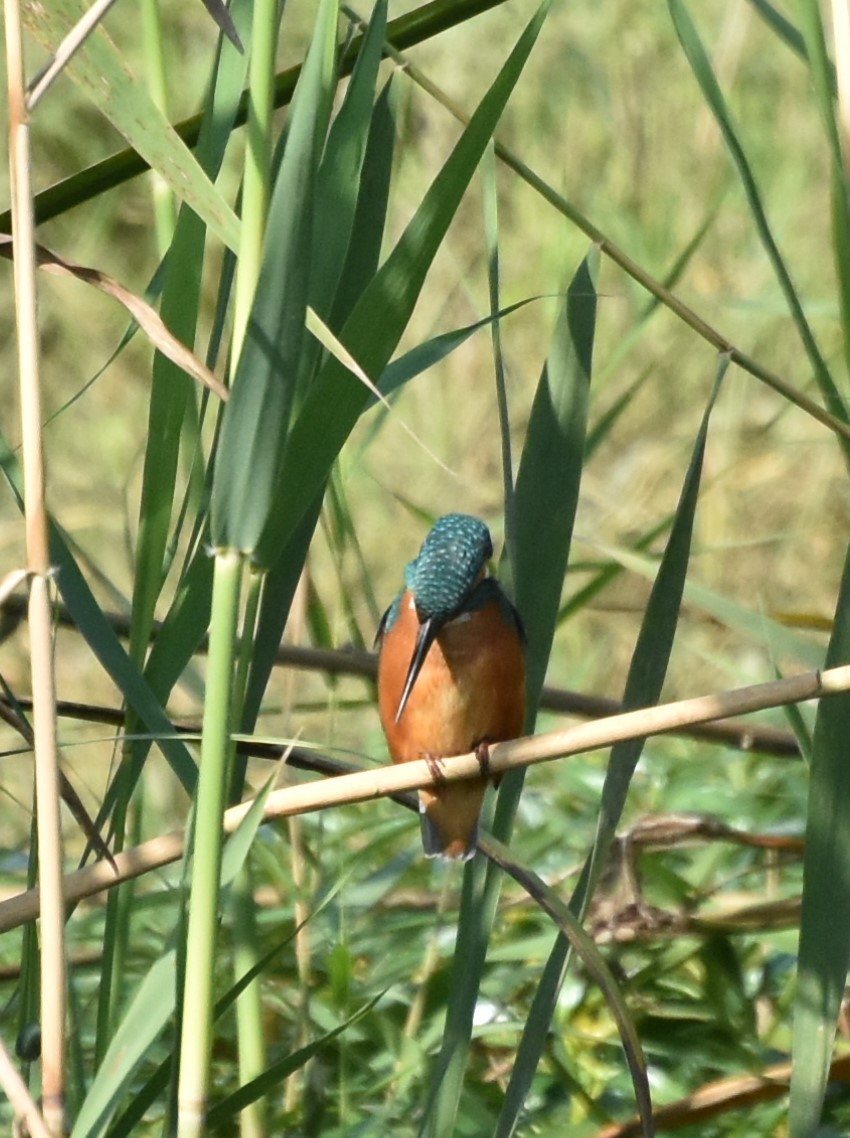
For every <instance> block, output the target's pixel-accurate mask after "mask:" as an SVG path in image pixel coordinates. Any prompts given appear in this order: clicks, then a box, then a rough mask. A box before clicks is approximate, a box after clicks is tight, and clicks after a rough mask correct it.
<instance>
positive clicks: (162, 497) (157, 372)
mask: <svg viewBox="0 0 850 1138" xmlns="http://www.w3.org/2000/svg"><path fill="white" fill-rule="evenodd" d="M252 8H253V5H252V4H251V3H250V2H249V0H236V2H235V3H234V4H233V6H232V10H231V15H232V16H233V18H234V20H235V21H236V25H237V27H238V28H239V30H240V31H241V32H242V34H243V35H246V37H247V35H248V34H249V33H250V20H251V14H252ZM245 69H246V60H245V58H244V56H240V55H237V54H236V52H234V51H232V50H231V49H230V48H222V49H221V50H220V52H219V55H218V58H217V60H216V66H215V68H214V71H213V77H212V82H211V84H210V93H209V96H208V98H207V102H206V107H205V110H204V117H203V120H202V125H201V133H200V137H199V139H198V162H199V163H200V165H201V167H202V168H203V169H204V170H205V171H206V173H207V174H208V175H209V176H210V177H215V176H216V175H217V174H218V172H219V170H220V169H221V164H222V162H223V160H224V153H225V149H226V146H227V142H228V140H229V138H230V132H231V131H232V129H233V122H234V119H235V116H236V111H237V107H238V103H239V95H240V92H241V89H242V85H243V83H244V81H245ZM206 235H207V234H206V226H205V225H204V222H203V221H202V219H201V218H200V217H199V216H198V215H197V214H196V213H195V212H193V211H192V210H190V209H187V208H186V207H184V208H182V209H181V210H180V213H179V216H178V219H177V226H176V228H175V231H174V237H173V239H172V242H171V246H170V249H169V252H168V255H167V257H166V259H165V270H164V282H163V292H162V302H161V308H160V312H161V315H162V318H163V320H164V321H165V323H166V324H167V326H168V327H169V328H170V329H171V330H172V331H173V332H174V333H175V335H177V336H178V337H179V338H180V339H181V340H182V341H183V342H184V343H186V344H193V343H194V341H195V332H196V327H197V323H198V308H199V304H200V295H201V276H202V271H203V266H204V250H205V245H206ZM192 396H193V393H192V391H191V389H190V387H189V385H188V384H187V383H186V380H185V378H184V377H183V376H182V375H181V374H180V372H179V371H178V369H177V368H176V367H175V366H174V365H173V364H172V363H171V362H170V361H169V360H167V359H165V358H164V357H163V356H161V355H159V354H157V355H155V356H154V363H153V378H152V385H151V398H150V406H149V409H148V445H147V449H146V451H145V463H144V471H143V477H142V495H141V504H140V508H139V537H138V545H137V549H136V572H135V576H134V587H133V625H132V630H131V635H130V646H131V647H130V653H131V655H132V656H133V658H134V659H136V660H137V661H139V662H141V661H142V660H143V659H144V657H145V653H146V651H147V646H148V642H149V640H150V634H151V628H152V624H153V619H154V612H155V609H156V604H157V601H158V599H159V594H160V591H161V589H162V585H163V580H164V577H165V571H164V563H165V560H166V550H167V547H168V540H169V534H170V531H171V519H172V513H173V510H174V495H175V486H176V483H177V468H178V459H179V454H180V445H181V438H182V432H183V428H184V423H185V421H186V416H187V413H188V411H189V407H190V399H191V398H192ZM165 695H167V692H166V693H164V696H165ZM163 698H164V697H163ZM130 727H131V729H132V724H130Z"/></svg>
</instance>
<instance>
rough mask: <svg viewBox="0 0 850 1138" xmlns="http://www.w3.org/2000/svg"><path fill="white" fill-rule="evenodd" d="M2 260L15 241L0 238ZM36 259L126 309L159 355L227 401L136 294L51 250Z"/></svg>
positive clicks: (225, 394)
mask: <svg viewBox="0 0 850 1138" xmlns="http://www.w3.org/2000/svg"><path fill="white" fill-rule="evenodd" d="M0 256H3V257H6V258H8V259H9V260H11V259H12V256H13V248H12V238H11V237H8V236H6V235H5V234H0ZM36 258H37V260H38V265H39V268H42V269H44V270H45V271H47V272H52V273H59V274H60V275H62V276H69V277H74V278H75V279H76V280H78V281H84V282H85V283H86V284H90V285H92V287H93V288H96V289H98V290H99V291H100V292H104V293H106V294H107V296H111V297H112V298H113V299H114V300H117V301H118V303H119V304H121V305H123V306H124V308H126V309H127V311H128V312H129V313H130V315H131V316H132V317H133V319H134V320H135V321H136V323H137V324H138V325H139V327H140V328H141V330H142V331H143V332H144V333H145V335H146V336H147V337H148V339H149V340H150V342H151V343H152V344H153V346H154V347H155V348H156V349H157V350H158V351H160V352H162V354H163V355H164V356H167V357H168V359H170V360H171V362H172V363H174V364H176V365H177V366H178V367H179V368H182V370H183V371H185V372H186V374H187V375H190V376H191V377H192V378H193V379H196V380H198V381H199V382H200V383H203V384H204V385H205V386H206V387H208V388H209V389H210V391H212V393H213V394H214V395H217V396H218V397H219V399H222V400H226V399H227V397H228V394H229V392H228V390H227V388H226V387H225V386H224V384H223V383H221V382H220V381H219V380H218V379H216V377H215V376H214V375H213V373H212V372H211V371H210V369H209V368H208V367H207V366H206V364H204V363H202V362H201V361H200V360H199V359H198V357H197V356H196V355H195V353H194V352H192V351H190V350H189V348H187V347H186V345H185V344H183V343H181V341H180V340H178V339H177V337H176V336H175V335H173V333H171V332H170V331H169V330H168V328H166V326H165V324H164V323H163V322H162V318H161V317H160V315H159V313H158V312H157V311H156V309H155V308H153V307H152V306H151V305H150V304H148V302H147V301H146V300H143V299H142V298H141V297H140V296H137V295H136V294H135V293H134V292H130V290H129V289H127V288H125V287H124V285H122V284H121V283H120V281H117V280H116V279H115V278H114V277H110V276H109V275H108V274H107V273H102V272H101V271H100V269H90V268H86V267H85V266H84V265H75V264H73V263H72V262H70V261H66V260H64V259H63V258H62V257H59V256H58V255H57V254H56V253H52V252H51V251H50V250H49V249H45V248H44V246H42V245H36Z"/></svg>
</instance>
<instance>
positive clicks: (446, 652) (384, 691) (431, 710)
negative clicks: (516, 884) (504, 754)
mask: <svg viewBox="0 0 850 1138" xmlns="http://www.w3.org/2000/svg"><path fill="white" fill-rule="evenodd" d="M492 556H493V541H492V538H491V537H490V531H489V529H488V528H487V526H486V525H485V524H484V522H482V521H480V519H478V518H475V517H472V516H471V515H469V514H458V513H455V514H445V515H444V516H443V517H440V518H438V519H437V521H436V522H435V523H434V525H433V527H432V529H431V530H430V532H429V533H428V535H427V536H426V538H425V540H424V542H423V543H422V547H421V549H420V550H419V554H418V556H417V557H416V558H414V560H413V561H411V562H410V563H409V564H408V565H407V568H406V570H405V574H404V587H403V588H402V590H401V592H399V594H398V595H397V596H396V598H395V600H394V601H393V602H392V604H391V605H390V607H389V608H388V609H387V611H386V612H385V613H384V615H383V617H382V619H381V622H380V625H379V627H378V634H377V637H376V643H377V644H378V646H379V656H378V706H379V712H380V718H381V726H382V727H383V730H384V734H385V735H386V737H387V743H388V746H389V751H390V755H391V757H392V760H393V762H394V763H406V762H411V761H412V760H414V759H425V760H426V761H428V762H429V764H431V765H432V770H433V772H434V774H435V779H437V780H438V779H439V769H440V768H439V762H440V760H441V759H444V758H449V757H451V756H452V755H463V754H467V753H469V752H470V751H475V752H476V753H477V754H478V757H479V763H480V765H481V769H482V774H481V778H479V779H472V780H468V781H463V782H453V783H447V782H446V783H444V784H443V785H442V786H441V785H439V781H437V785H435V786H434V787H432V788H430V789H427V790H421V791H420V793H419V811H420V819H421V829H422V843H423V846H424V850H425V856H426V857H442V858H447V859H460V860H464V861H465V860H468V859H469V858H471V857H472V856H473V855H474V853H475V849H476V842H477V838H478V816H479V813H480V811H481V804H482V802H483V800H484V792H485V790H486V786H487V757H488V751H487V747H488V745H489V744H490V743H498V742H502V741H504V740H507V739H515V738H516V737H517V736H518V735H520V734H521V732H522V729H523V724H524V720H525V701H526V693H525V644H526V637H525V631H524V629H523V624H522V620H521V619H520V616H519V613H518V612H517V610H516V609H515V608H514V606H513V605H512V604H511V602H510V601H509V600H508V597H507V596H506V594H505V592H504V590H503V589H502V588H501V586H500V585H499V583H498V581H497V580H496V579H495V578H494V577H492V576H491V575H490V572H489V567H488V562H489V560H490V558H491V557H492Z"/></svg>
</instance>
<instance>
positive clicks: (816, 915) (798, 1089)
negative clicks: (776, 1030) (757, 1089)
mask: <svg viewBox="0 0 850 1138" xmlns="http://www.w3.org/2000/svg"><path fill="white" fill-rule="evenodd" d="M848 661H850V548H848V553H847V559H846V561H845V565H844V575H843V578H842V581H841V590H840V592H839V595H838V603H837V604H836V608H835V620H834V622H833V630H832V636H831V637H830V641H829V648H828V649H827V653H826V665H825V666H826V667H827V668H834V667H837V666H839V665H840V664H846V663H848ZM848 738H850V694H847V693H844V694H842V695H835V696H830V698H829V699H822V700H821V701H820V705H819V707H818V712H817V718H816V720H815V732H814V742H813V746H812V757H811V763H810V765H809V772H810V773H809V800H808V808H807V814H806V849H805V854H804V857H803V910H802V914H801V917H800V949H799V958H798V964H797V992H796V997H795V1000H794V1031H793V1039H792V1050H791V1054H792V1060H793V1069H792V1075H791V1104H790V1128H791V1138H811V1136H812V1135H814V1134H815V1133H816V1132H817V1130H818V1126H819V1123H820V1116H821V1111H822V1109H823V1099H824V1093H825V1091H826V1083H827V1076H828V1073H829V1065H830V1062H831V1060H832V1052H833V1046H834V1042H835V1028H836V1023H837V1020H838V1014H839V1011H840V1009H841V1005H842V1000H843V998H844V991H845V985H846V983H847V968H848V963H850V779H848V777H847V740H848Z"/></svg>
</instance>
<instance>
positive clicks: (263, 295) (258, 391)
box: [211, 0, 337, 553]
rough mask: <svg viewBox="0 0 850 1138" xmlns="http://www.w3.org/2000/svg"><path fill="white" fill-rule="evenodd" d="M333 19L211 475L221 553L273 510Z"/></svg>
mask: <svg viewBox="0 0 850 1138" xmlns="http://www.w3.org/2000/svg"><path fill="white" fill-rule="evenodd" d="M336 18H337V5H336V3H335V2H334V0H323V2H322V5H321V7H320V9H319V14H318V16H317V19H316V25H315V31H314V35H313V40H312V42H311V45H310V50H309V52H308V55H307V60H306V62H305V64H304V70H303V71H302V73H301V79H300V80H299V83H298V89H297V91H296V93H295V97H294V99H293V105H292V111H291V114H290V118H289V122H288V128H287V138H286V147H285V150H284V154H283V161H282V163H281V166H280V169H279V171H278V175H277V178H276V180H275V185H274V190H273V192H272V199H271V205H270V208H269V218H268V225H267V228H266V239H265V250H264V254H263V262H262V267H261V270H260V278H259V281H258V283H257V291H256V295H255V298H254V304H253V306H252V310H251V315H250V317H249V320H248V328H247V332H246V338H245V342H244V346H243V348H242V352H241V354H240V357H239V362H238V364H237V367H236V373H235V376H234V381H233V394H232V395H231V398H230V400H229V402H228V405H227V407H226V409H225V413H224V418H223V422H222V431H221V438H220V440H219V449H218V456H217V459H216V468H215V473H214V478H213V493H212V515H211V527H212V539H213V542H214V543H215V545H216V546H217V547H218V548H225V547H228V548H232V549H238V550H241V551H243V552H251V553H253V551H254V549H255V547H256V544H257V541H258V539H259V537H260V534H261V533H262V531H263V528H264V526H265V524H266V520H267V518H268V515H269V512H270V511H271V509H272V507H273V505H274V488H275V484H276V480H277V476H278V472H279V470H280V466H281V451H282V448H283V444H284V440H285V437H286V431H287V425H288V422H289V415H290V409H291V406H292V399H293V395H294V388H295V379H296V375H297V370H298V361H299V356H300V353H301V345H302V343H303V341H304V321H305V318H306V312H307V298H308V283H309V272H310V256H311V244H312V241H311V230H312V213H313V195H314V187H315V179H316V171H317V169H318V164H319V157H320V154H321V149H322V145H323V143H324V139H325V133H326V130H327V124H328V117H329V115H330V106H331V96H332V92H333V84H334V49H335V42H336V41H335V37H336ZM247 456H250V460H249V461H248V460H247Z"/></svg>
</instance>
